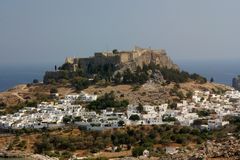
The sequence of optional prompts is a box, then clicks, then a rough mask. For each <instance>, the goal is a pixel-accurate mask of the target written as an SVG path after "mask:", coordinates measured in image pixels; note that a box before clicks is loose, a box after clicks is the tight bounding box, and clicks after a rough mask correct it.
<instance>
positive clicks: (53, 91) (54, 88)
mask: <svg viewBox="0 0 240 160" xmlns="http://www.w3.org/2000/svg"><path fill="white" fill-rule="evenodd" d="M50 93H51V94H53V93H58V89H57V88H56V87H53V88H51V89H50Z"/></svg>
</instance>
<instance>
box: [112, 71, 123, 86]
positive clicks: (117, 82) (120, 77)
mask: <svg viewBox="0 0 240 160" xmlns="http://www.w3.org/2000/svg"><path fill="white" fill-rule="evenodd" d="M121 79H122V75H121V73H120V72H117V74H116V75H115V76H114V78H113V81H114V82H115V83H116V84H119V83H121Z"/></svg>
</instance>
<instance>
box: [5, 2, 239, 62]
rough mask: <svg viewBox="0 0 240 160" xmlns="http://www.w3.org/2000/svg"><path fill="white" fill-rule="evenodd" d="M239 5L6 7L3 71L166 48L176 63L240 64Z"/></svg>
mask: <svg viewBox="0 0 240 160" xmlns="http://www.w3.org/2000/svg"><path fill="white" fill-rule="evenodd" d="M239 18H240V1H239V0H231V1H229V0H198V1H196V0H119V1H117V0H85V1H84V0H65V1H63V0H38V1H37V0H0V63H1V64H10V63H11V64H24V63H25V64H26V63H27V64H28V63H29V64H33V63H36V64H45V63H57V62H63V61H64V59H65V57H66V56H80V57H86V56H89V55H92V54H93V53H94V52H95V51H102V50H112V49H115V48H117V49H119V50H129V49H132V48H133V47H134V46H135V45H137V46H142V47H151V48H164V49H166V50H167V52H168V54H169V55H170V57H171V58H172V59H174V60H177V61H179V60H192V59H194V60H205V59H208V60H213V59H216V60H224V59H227V60H231V59H238V58H240V43H239V42H240V40H239V38H240V19H239Z"/></svg>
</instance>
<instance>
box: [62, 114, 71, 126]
mask: <svg viewBox="0 0 240 160" xmlns="http://www.w3.org/2000/svg"><path fill="white" fill-rule="evenodd" d="M70 122H72V116H64V117H63V123H64V124H69V123H70Z"/></svg>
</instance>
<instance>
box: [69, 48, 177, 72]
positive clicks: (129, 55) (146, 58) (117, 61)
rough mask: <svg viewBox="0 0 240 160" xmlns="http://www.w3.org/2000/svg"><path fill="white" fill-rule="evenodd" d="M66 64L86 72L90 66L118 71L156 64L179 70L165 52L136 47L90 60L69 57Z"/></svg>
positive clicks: (97, 54)
mask: <svg viewBox="0 0 240 160" xmlns="http://www.w3.org/2000/svg"><path fill="white" fill-rule="evenodd" d="M65 63H69V64H72V65H73V66H74V68H76V67H80V68H82V69H83V70H86V69H87V67H88V66H89V65H92V66H95V67H96V66H99V65H105V64H113V65H114V66H115V67H117V68H118V69H123V68H128V67H129V68H131V69H134V68H136V67H137V66H140V67H142V66H143V65H144V64H146V65H148V64H150V63H154V64H156V65H159V66H160V67H167V68H173V69H179V67H178V66H177V65H176V64H174V63H173V62H172V60H171V59H170V58H169V57H168V56H167V53H166V51H165V50H163V49H160V50H152V49H148V48H139V47H135V48H134V49H133V50H132V51H117V50H113V51H111V52H96V53H95V55H94V56H93V57H88V58H72V57H68V58H66V60H65Z"/></svg>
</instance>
